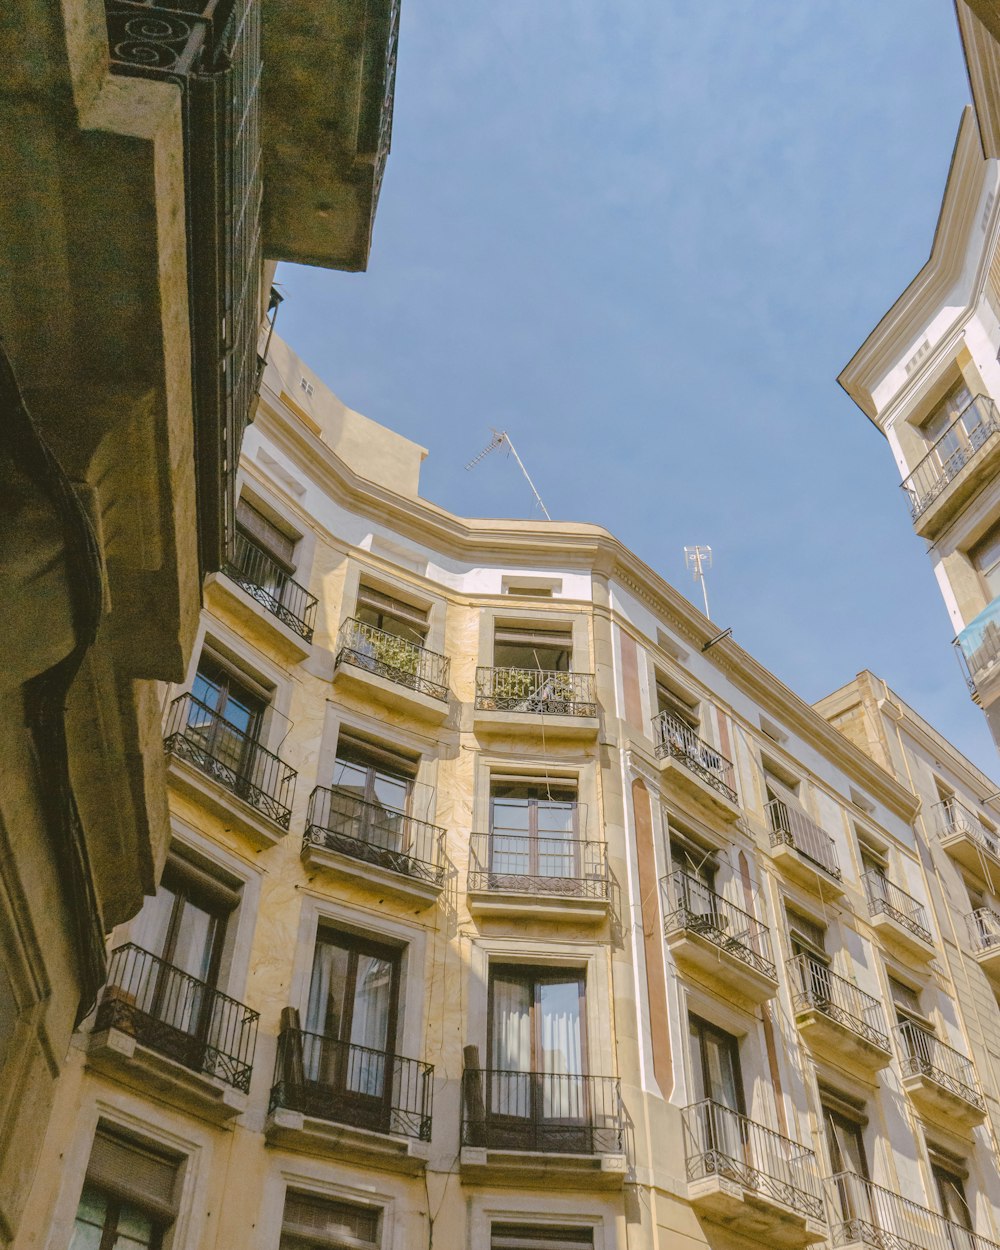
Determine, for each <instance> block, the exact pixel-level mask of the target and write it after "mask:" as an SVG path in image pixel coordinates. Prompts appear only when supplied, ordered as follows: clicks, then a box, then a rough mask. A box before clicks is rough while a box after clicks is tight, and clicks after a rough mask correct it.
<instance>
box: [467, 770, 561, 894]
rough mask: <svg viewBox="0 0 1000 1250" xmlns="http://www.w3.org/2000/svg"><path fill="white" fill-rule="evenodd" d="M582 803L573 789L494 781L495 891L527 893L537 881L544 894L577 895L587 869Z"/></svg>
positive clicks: (491, 857)
mask: <svg viewBox="0 0 1000 1250" xmlns="http://www.w3.org/2000/svg"><path fill="white" fill-rule="evenodd" d="M578 819H579V805H578V803H577V795H576V790H575V789H574V788H572V787H570V786H566V785H563V786H550V785H545V784H538V783H535V782H533V783H527V782H516V781H494V782H493V784H492V786H491V788H490V839H489V872H490V889H492V890H503V889H506V888H508V887H510V888H514V889H518V888H520V889H523V887H524V878H525V877H535V878H537V879H538V888H539V889H540V890H541V892H542V893H553V892H558V893H575V892H577V891H578V890H579V889H580V885H581V881H582V876H583V873H582V867H581V864H580V843H579V840H578V833H577V829H578Z"/></svg>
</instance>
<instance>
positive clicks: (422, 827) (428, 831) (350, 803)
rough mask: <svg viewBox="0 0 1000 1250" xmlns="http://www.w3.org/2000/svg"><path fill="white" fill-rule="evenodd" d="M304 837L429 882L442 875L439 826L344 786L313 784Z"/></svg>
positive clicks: (437, 882)
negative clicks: (345, 788)
mask: <svg viewBox="0 0 1000 1250" xmlns="http://www.w3.org/2000/svg"><path fill="white" fill-rule="evenodd" d="M304 837H305V841H306V842H307V843H311V844H312V845H313V846H323V847H326V849H327V850H330V851H337V852H338V853H339V854H341V855H347V856H349V857H350V858H351V859H359V860H363V861H364V862H365V863H366V864H374V865H377V866H378V867H379V868H388V869H389V870H390V871H391V872H398V873H401V874H402V875H403V876H406V877H414V878H416V879H418V880H421V881H429V882H430V883H431V884H432V885H441V884H442V883H443V881H444V869H445V864H444V838H445V831H444V830H443V829H440V828H438V826H437V825H430V824H428V823H427V822H426V821H424V820H415V819H414V818H413V817H412V816H408V815H407V814H406V812H399V811H396V810H395V809H393V808H391V807H383V806H382V805H381V804H380V803H369V802H367V801H366V800H364V799H359V798H358V797H357V795H356V794H353V793H352V792H351V791H350V790H344V789H340V788H339V787H337V786H333V787H331V788H330V789H327V788H325V787H324V786H317V787H316V789H315V790H314V791H313V792H312V794H311V795H310V796H309V811H308V814H307V816H306V831H305V835H304Z"/></svg>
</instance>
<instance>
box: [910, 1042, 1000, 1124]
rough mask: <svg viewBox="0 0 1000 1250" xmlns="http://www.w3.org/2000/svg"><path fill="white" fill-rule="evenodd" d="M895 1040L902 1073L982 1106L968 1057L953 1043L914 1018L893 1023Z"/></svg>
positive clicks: (983, 1106)
mask: <svg viewBox="0 0 1000 1250" xmlns="http://www.w3.org/2000/svg"><path fill="white" fill-rule="evenodd" d="M896 1043H897V1047H898V1050H899V1062H900V1066H901V1067H902V1069H903V1075H904V1076H926V1077H927V1078H928V1079H929V1080H931V1081H935V1082H936V1083H937V1084H938V1085H940V1086H942V1087H943V1088H944V1089H947V1090H949V1091H950V1092H951V1093H952V1094H955V1095H956V1097H958V1098H962V1099H964V1100H965V1101H966V1102H968V1103H971V1104H972V1105H973V1106H974V1107H977V1108H979V1110H984V1109H985V1107H986V1103H985V1102H984V1101H983V1096H982V1094H981V1093H980V1092H979V1085H978V1082H977V1080H976V1072H975V1069H974V1068H973V1066H972V1060H971V1059H969V1058H967V1057H966V1056H965V1055H963V1054H962V1053H961V1052H960V1051H957V1050H956V1049H955V1048H954V1046H949V1045H948V1043H947V1042H942V1041H941V1039H940V1038H939V1037H937V1036H936V1035H935V1034H934V1033H932V1032H931V1030H930V1029H928V1028H926V1027H925V1026H924V1025H921V1024H917V1022H916V1021H915V1020H906V1021H904V1022H903V1023H902V1024H898V1025H897V1026H896Z"/></svg>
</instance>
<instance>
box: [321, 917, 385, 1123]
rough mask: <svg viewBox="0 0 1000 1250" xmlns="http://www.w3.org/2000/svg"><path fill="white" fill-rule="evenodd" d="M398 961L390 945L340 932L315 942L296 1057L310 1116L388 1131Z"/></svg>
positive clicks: (329, 934)
mask: <svg viewBox="0 0 1000 1250" xmlns="http://www.w3.org/2000/svg"><path fill="white" fill-rule="evenodd" d="M399 963H400V952H399V951H398V950H397V949H394V948H393V947H387V946H381V945H377V944H376V943H373V942H366V941H362V940H361V939H360V938H355V937H353V936H351V935H348V934H342V933H321V934H320V936H319V938H318V939H317V942H316V952H315V955H314V957H313V970H312V981H311V983H310V986H309V1006H308V1009H307V1012H306V1030H307V1036H306V1037H305V1038H304V1039H303V1055H302V1059H303V1070H304V1073H305V1079H306V1088H307V1095H306V1098H307V1105H308V1106H309V1107H310V1112H311V1114H314V1115H319V1116H323V1117H324V1118H327V1119H332V1120H336V1121H337V1122H339V1123H342V1124H357V1125H359V1126H360V1127H362V1128H368V1129H373V1130H375V1131H376V1132H386V1131H387V1130H388V1126H389V1121H390V1108H391V1105H392V1092H393V1077H394V1065H393V1059H394V1052H395V1047H396V1025H397V1012H398V999H399Z"/></svg>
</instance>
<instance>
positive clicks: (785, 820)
mask: <svg viewBox="0 0 1000 1250" xmlns="http://www.w3.org/2000/svg"><path fill="white" fill-rule="evenodd" d="M764 810H765V811H766V812H767V819H768V823H769V825H770V829H771V857H772V858H773V859H774V862H775V863H776V864H777V865H778V866H779V867H780V868H781V870H782V872H784V874H785V876H787V877H788V878H789V879H790V880H791V881H794V882H796V883H797V884H798V885H802V886H805V887H806V888H807V889H809V890H811V891H812V892H813V893H814V894H819V895H820V896H821V897H822V898H839V896H840V895H841V894H843V893H844V885H843V880H842V874H841V871H840V865H839V864H838V863H837V852H836V849H835V847H834V842H833V838H831V837H830V835H829V834H828V833H827V832H826V831H825V830H824V829H822V828H820V826H819V825H817V824H816V822H815V821H814V820H812V819H810V817H808V816H807V815H806V814H805V812H803V811H802V810H801V808H798V807H793V806H791V805H790V804H788V803H784V802H783V801H782V800H781V799H772V800H771V801H770V803H768V804H767V805H766V806H765V809H764Z"/></svg>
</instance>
